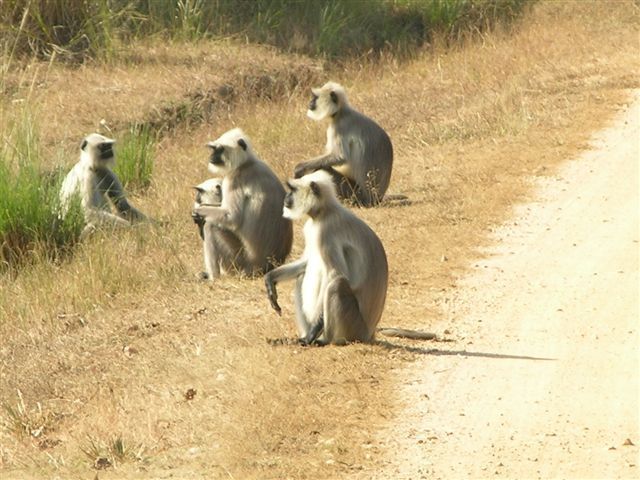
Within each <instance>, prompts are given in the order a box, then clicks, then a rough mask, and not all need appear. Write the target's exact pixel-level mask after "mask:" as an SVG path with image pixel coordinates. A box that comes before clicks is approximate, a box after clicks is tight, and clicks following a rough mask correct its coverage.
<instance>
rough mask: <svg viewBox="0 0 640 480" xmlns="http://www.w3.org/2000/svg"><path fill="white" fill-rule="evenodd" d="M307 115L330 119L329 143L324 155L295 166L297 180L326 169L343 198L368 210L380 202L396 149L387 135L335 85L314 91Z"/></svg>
mask: <svg viewBox="0 0 640 480" xmlns="http://www.w3.org/2000/svg"><path fill="white" fill-rule="evenodd" d="M307 116H308V117H309V118H311V119H313V120H316V121H321V120H324V119H329V121H330V123H329V127H328V128H327V143H326V146H325V153H324V154H323V155H320V156H319V157H315V158H313V159H311V160H309V161H307V162H302V163H300V164H298V165H297V166H296V167H295V172H294V175H295V177H296V178H300V177H302V176H303V175H306V174H308V173H311V172H313V171H316V170H320V169H322V170H326V171H327V172H329V173H330V174H331V176H332V178H333V181H334V183H335V184H336V188H337V192H338V195H339V196H340V197H341V198H344V199H350V200H352V201H354V202H355V203H356V204H358V205H361V206H365V207H370V206H373V205H377V204H378V203H380V202H381V201H382V199H383V197H384V194H385V192H386V191H387V188H388V187H389V182H390V179H391V169H392V166H393V146H392V144H391V139H390V138H389V135H387V132H385V131H384V129H382V127H380V126H379V125H378V124H377V123H376V122H374V121H373V120H372V119H370V118H369V117H367V116H366V115H363V114H362V113H360V112H358V111H356V110H355V109H353V108H352V107H351V106H350V105H349V102H348V101H347V94H346V93H345V91H344V88H343V87H342V86H341V85H339V84H337V83H334V82H328V83H326V84H325V85H324V86H322V87H320V88H314V89H312V98H311V102H310V104H309V109H308V110H307Z"/></svg>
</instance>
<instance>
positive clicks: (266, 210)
mask: <svg viewBox="0 0 640 480" xmlns="http://www.w3.org/2000/svg"><path fill="white" fill-rule="evenodd" d="M207 146H208V147H209V148H210V149H211V156H210V158H209V171H210V172H211V173H213V174H214V175H217V176H220V177H222V190H221V204H220V205H218V206H216V205H204V204H203V205H200V206H197V207H195V208H194V209H193V213H192V217H193V219H194V221H195V222H196V223H197V224H200V223H202V224H203V229H204V231H203V237H204V240H205V241H204V248H205V263H206V273H207V275H206V277H207V278H209V279H211V280H213V279H215V278H217V277H219V276H220V273H221V272H227V271H231V270H236V271H239V272H241V273H244V274H246V275H255V274H257V273H265V272H268V271H269V270H271V269H272V268H274V267H275V266H276V265H279V264H281V263H282V262H284V260H285V258H286V257H287V255H288V254H289V252H290V251H291V244H292V242H293V227H292V225H291V220H289V219H287V218H284V217H283V216H282V203H283V201H284V197H285V191H284V187H283V186H282V184H281V183H280V180H278V177H276V175H275V174H274V173H273V171H271V169H270V168H269V167H268V166H267V164H265V163H264V162H262V161H261V160H260V159H259V158H258V157H257V156H256V154H255V153H254V151H253V148H252V146H251V143H250V141H249V138H248V137H247V136H246V135H245V134H244V133H243V132H242V130H240V129H239V128H235V129H233V130H229V131H228V132H226V133H225V134H223V135H222V136H221V137H220V138H218V139H217V140H215V141H213V142H209V143H208V144H207Z"/></svg>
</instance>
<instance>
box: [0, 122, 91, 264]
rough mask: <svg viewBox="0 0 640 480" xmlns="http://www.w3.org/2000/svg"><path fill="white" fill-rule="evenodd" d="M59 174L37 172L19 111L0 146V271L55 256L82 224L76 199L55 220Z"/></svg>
mask: <svg viewBox="0 0 640 480" xmlns="http://www.w3.org/2000/svg"><path fill="white" fill-rule="evenodd" d="M63 180H64V174H63V172H61V171H60V170H54V171H51V172H43V171H42V170H41V168H40V150H39V146H38V137H37V130H36V126H35V122H34V120H33V118H32V117H31V116H30V115H29V114H27V113H23V114H22V118H19V119H18V120H17V121H16V122H14V123H13V125H11V126H10V127H9V129H8V134H7V136H6V138H5V141H4V142H3V143H2V145H0V269H4V268H7V267H10V266H12V265H14V264H15V263H17V262H19V261H20V260H22V259H24V258H25V257H28V256H29V255H30V254H31V253H33V252H35V251H39V252H41V253H43V254H44V255H45V256H46V257H48V258H56V257H57V256H58V255H59V254H61V253H63V252H64V251H65V250H66V249H67V248H68V247H69V246H71V245H73V244H75V243H76V242H77V241H78V239H79V236H80V233H81V231H82V227H83V224H84V216H83V214H82V209H81V207H80V202H79V201H77V202H75V204H73V205H72V208H71V209H70V212H69V214H68V215H67V216H66V217H65V218H64V220H62V219H60V218H58V211H59V198H58V192H59V190H60V186H61V184H62V181H63Z"/></svg>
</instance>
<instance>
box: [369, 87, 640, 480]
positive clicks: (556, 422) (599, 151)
mask: <svg viewBox="0 0 640 480" xmlns="http://www.w3.org/2000/svg"><path fill="white" fill-rule="evenodd" d="M639 142H640V93H639V92H635V93H634V96H633V102H632V103H631V104H630V105H629V106H628V108H626V109H625V111H624V112H621V114H620V117H619V119H618V120H617V121H616V123H615V125H613V126H612V127H611V128H610V129H608V130H606V131H603V132H601V133H600V134H598V135H597V136H596V137H595V138H594V139H593V150H592V151H590V152H589V153H587V154H584V155H582V156H581V157H580V158H579V159H576V160H574V161H571V162H568V163H567V164H566V165H565V166H564V168H562V169H561V170H560V171H559V172H558V173H557V175H555V176H553V177H552V178H549V179H545V180H544V181H542V182H541V184H540V191H539V194H538V195H537V196H536V197H537V198H538V199H539V200H538V201H536V202H533V203H530V204H527V205H523V206H521V207H518V209H516V212H515V214H514V218H513V220H512V221H511V222H509V223H508V224H507V225H505V226H504V227H502V228H501V229H500V230H499V231H497V232H496V242H495V247H493V248H492V250H491V251H490V255H489V258H488V259H487V260H483V261H481V262H478V264H477V265H476V266H475V272H474V274H472V275H470V276H469V278H467V279H465V280H464V281H463V282H461V288H460V289H459V290H458V291H457V292H456V293H455V296H454V297H452V298H451V299H450V300H449V302H448V305H449V311H448V316H449V320H448V321H447V325H446V326H445V327H447V328H449V329H450V330H452V334H453V336H455V337H456V338H457V339H458V341H457V342H456V343H453V344H429V345H428V346H427V349H429V350H430V351H428V352H425V355H424V358H422V359H421V360H420V361H418V362H417V363H416V364H415V365H413V366H412V367H411V370H410V371H408V372H405V374H406V377H405V379H406V380H405V382H404V386H403V388H402V391H401V392H400V393H399V396H400V401H401V402H403V403H404V404H406V409H405V414H404V417H403V418H401V419H398V422H399V423H398V425H397V426H396V427H395V428H393V429H391V430H390V431H386V432H381V436H382V438H384V439H385V440H384V441H383V442H384V443H385V444H386V450H387V452H388V458H387V459H386V460H385V468H384V469H383V471H382V472H380V474H379V477H380V478H405V479H407V478H412V479H419V478H445V479H448V478H456V479H457V478H639V477H640V461H639V459H638V445H640V427H639V416H638V405H639V403H638V397H639V371H640V362H639V358H640V357H639V352H640V348H639V341H638V340H639V335H638V330H639V324H640V313H639V306H638V298H639V287H638V285H639V283H638V281H639V275H638V270H639V269H638V264H639V256H638V252H639V247H640V244H639V243H638V242H639V241H640V231H639V224H638V217H639V212H640V203H639V191H640V188H639V183H640V180H639V177H638V164H639V163H640V152H639ZM629 443H633V444H634V445H629Z"/></svg>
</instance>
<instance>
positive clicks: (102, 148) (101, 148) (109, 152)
mask: <svg viewBox="0 0 640 480" xmlns="http://www.w3.org/2000/svg"><path fill="white" fill-rule="evenodd" d="M97 147H98V156H99V157H100V160H109V159H111V158H113V143H99V144H98V145H97Z"/></svg>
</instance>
